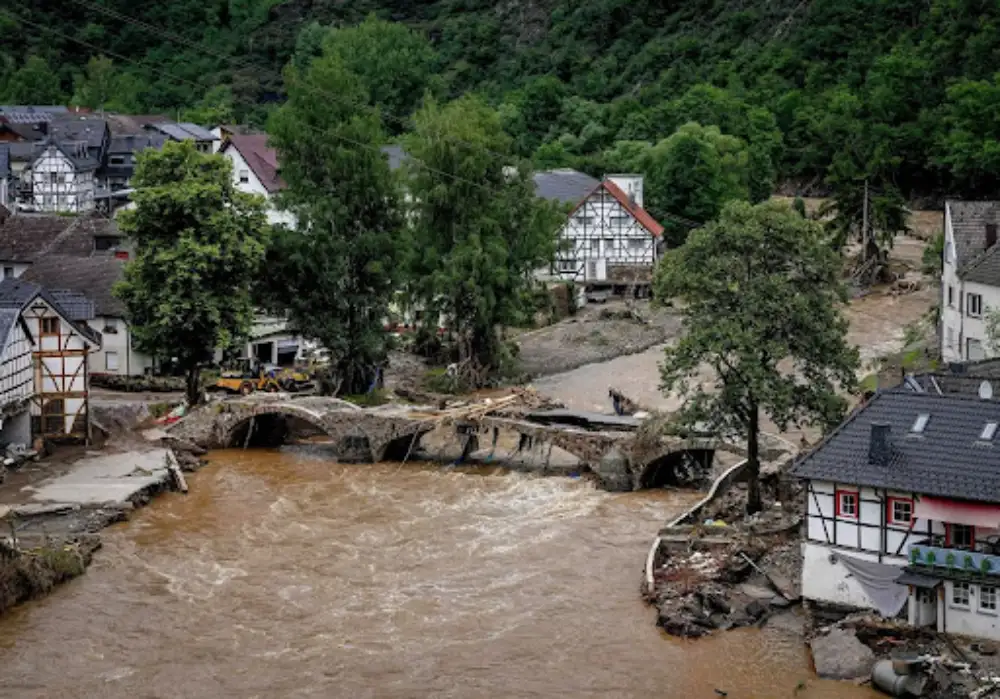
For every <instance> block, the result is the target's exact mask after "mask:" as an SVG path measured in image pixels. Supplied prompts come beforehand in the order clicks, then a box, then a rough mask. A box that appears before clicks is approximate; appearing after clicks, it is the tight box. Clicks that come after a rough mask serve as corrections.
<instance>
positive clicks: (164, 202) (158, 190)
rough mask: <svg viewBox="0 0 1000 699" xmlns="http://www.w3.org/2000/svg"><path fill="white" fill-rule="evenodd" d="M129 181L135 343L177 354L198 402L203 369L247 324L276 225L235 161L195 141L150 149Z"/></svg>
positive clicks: (128, 298)
mask: <svg viewBox="0 0 1000 699" xmlns="http://www.w3.org/2000/svg"><path fill="white" fill-rule="evenodd" d="M132 182H133V186H134V188H135V192H134V193H133V194H132V201H133V202H134V203H135V208H134V209H132V210H124V211H122V213H121V215H120V217H119V221H120V223H119V226H120V228H121V231H122V232H123V233H124V234H125V235H127V236H129V237H130V238H131V239H132V240H133V241H135V257H134V259H133V260H132V261H130V262H129V263H128V264H127V265H125V277H124V279H123V280H122V281H121V282H120V283H119V284H118V285H117V287H116V288H115V293H116V294H117V295H118V297H119V298H121V299H122V301H124V302H125V307H126V311H127V314H128V320H129V325H130V326H131V329H132V332H133V334H134V337H135V345H136V349H139V350H140V351H143V352H147V353H149V354H151V355H153V356H155V357H158V358H163V359H172V360H175V361H176V364H177V366H178V367H179V368H180V369H182V370H183V371H184V374H185V376H186V381H187V384H186V385H187V398H188V403H189V404H190V405H195V404H197V403H198V402H199V401H200V398H201V392H200V390H199V382H198V379H199V374H200V371H201V368H202V367H203V366H204V365H206V364H208V363H209V362H211V360H212V357H213V354H214V352H215V350H217V349H225V348H229V347H231V346H233V344H234V343H235V342H236V341H237V340H239V339H240V338H243V337H245V336H246V335H247V333H248V331H249V329H250V324H251V321H252V319H253V304H252V303H251V299H250V289H251V285H252V284H253V281H254V279H255V278H256V276H257V274H258V272H259V270H260V264H261V261H262V260H263V257H264V251H265V249H266V246H267V238H268V234H269V230H270V229H269V227H268V225H267V221H266V218H265V216H264V201H263V199H262V198H261V197H258V196H256V195H252V194H245V193H243V192H240V191H238V190H237V189H236V188H235V187H234V186H233V176H232V169H231V166H230V164H229V161H228V160H226V159H225V158H223V157H222V156H218V155H205V154H202V153H199V152H198V151H197V150H196V149H195V147H194V145H193V144H192V143H190V142H184V143H172V142H168V143H166V144H165V145H164V147H163V150H162V151H154V150H147V151H145V152H144V153H143V154H142V155H141V156H140V157H139V162H138V166H137V168H136V173H135V177H134V178H133V180H132Z"/></svg>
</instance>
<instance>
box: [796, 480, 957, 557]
mask: <svg viewBox="0 0 1000 699" xmlns="http://www.w3.org/2000/svg"><path fill="white" fill-rule="evenodd" d="M838 489H840V490H856V491H857V492H858V497H859V498H860V503H859V505H860V510H859V512H858V515H859V516H858V517H857V518H856V519H855V518H851V517H843V516H839V515H838V514H837V511H836V505H835V497H836V496H835V491H836V490H838ZM914 497H915V495H914V493H905V492H900V491H894V490H890V491H887V492H885V493H883V491H881V490H875V489H874V488H864V487H856V486H851V485H844V484H835V483H830V482H826V481H810V483H809V487H807V488H806V498H807V502H806V523H807V524H806V538H807V539H809V540H810V541H813V542H816V543H822V544H830V545H834V546H838V547H840V548H843V549H854V550H857V551H866V552H871V553H875V554H878V553H879V552H880V551H881V552H882V553H883V559H885V558H886V557H897V558H899V559H900V560H905V557H906V555H907V551H906V548H907V545H909V544H912V543H915V542H917V541H919V540H920V539H921V538H923V537H925V536H926V534H927V525H928V523H927V520H924V519H919V518H916V519H914V521H913V525H912V527H907V526H905V525H902V524H893V523H892V522H890V521H889V517H888V514H887V512H886V508H887V507H888V502H889V500H890V499H891V498H905V499H909V500H913V499H914ZM883 517H884V519H883ZM883 521H884V522H885V541H884V542H883V540H882V532H881V525H882V523H883ZM866 525H867V526H866ZM931 532H932V533H934V534H943V533H944V525H943V524H941V523H940V522H932V523H931ZM897 552H898V553H897ZM886 562H892V561H886Z"/></svg>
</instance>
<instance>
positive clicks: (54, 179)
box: [49, 172, 59, 184]
mask: <svg viewBox="0 0 1000 699" xmlns="http://www.w3.org/2000/svg"><path fill="white" fill-rule="evenodd" d="M49 184H59V173H58V172H50V173H49Z"/></svg>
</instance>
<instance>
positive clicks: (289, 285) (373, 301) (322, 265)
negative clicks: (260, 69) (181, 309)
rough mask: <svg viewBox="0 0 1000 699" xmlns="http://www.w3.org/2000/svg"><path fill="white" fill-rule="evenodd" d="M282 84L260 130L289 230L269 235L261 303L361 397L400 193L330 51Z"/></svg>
mask: <svg viewBox="0 0 1000 699" xmlns="http://www.w3.org/2000/svg"><path fill="white" fill-rule="evenodd" d="M285 80H286V86H287V91H288V101H287V102H286V103H285V104H284V105H283V106H282V107H281V108H280V109H279V110H278V111H277V112H275V114H274V115H273V116H272V118H271V120H270V125H269V132H270V134H271V142H272V144H273V145H274V147H275V148H277V150H278V157H279V161H280V163H281V176H282V177H283V178H284V180H285V181H286V182H287V183H288V188H287V190H285V192H284V193H283V195H282V202H283V205H284V206H286V207H287V208H288V210H289V211H291V212H292V213H294V214H295V216H296V219H297V226H296V228H295V229H294V230H291V229H282V230H280V231H278V232H277V233H276V236H275V240H274V244H273V246H272V248H271V250H270V251H269V254H268V264H267V271H268V274H267V279H266V282H265V295H266V297H267V299H268V302H269V304H270V305H272V306H274V307H276V308H277V309H279V310H282V311H285V312H286V313H287V314H288V319H289V322H290V323H291V325H292V326H293V327H294V328H295V329H296V330H297V331H298V332H299V333H301V334H302V335H303V336H305V337H309V338H313V339H316V340H319V341H320V342H321V343H322V344H323V346H324V347H326V348H327V349H329V350H330V353H331V356H332V358H333V362H332V367H333V373H334V376H333V377H332V381H333V385H335V386H337V387H339V390H340V391H341V392H344V393H361V392H364V391H365V390H366V389H368V388H369V386H371V385H372V383H373V381H374V380H375V378H376V377H377V375H378V371H379V370H380V368H381V367H382V366H384V364H385V362H386V357H387V355H388V344H387V343H388V338H387V337H386V333H385V332H384V330H383V324H384V322H385V319H386V316H387V315H388V311H389V304H390V302H391V301H392V298H393V294H394V291H395V289H396V281H397V278H398V274H399V264H398V260H399V256H400V251H401V250H402V249H403V248H404V247H405V243H406V241H405V239H404V237H403V234H404V233H405V230H404V223H403V216H402V210H401V205H400V194H399V191H398V186H397V182H396V180H395V178H394V177H393V176H392V173H391V172H390V171H389V164H388V161H387V159H386V158H385V157H384V156H383V154H382V152H381V150H380V149H379V147H380V145H381V144H382V143H384V140H385V135H384V133H383V131H382V129H381V125H380V123H379V117H378V114H377V112H376V111H375V110H374V109H373V108H371V107H370V106H368V104H367V101H368V100H367V94H366V93H365V91H364V89H363V88H362V86H361V82H360V80H359V79H358V77H357V76H355V75H354V74H353V73H351V72H350V71H349V70H348V69H347V67H346V66H345V65H344V62H343V61H342V60H341V58H340V57H339V55H337V53H336V52H334V51H332V50H327V51H326V52H325V53H324V54H323V56H321V57H320V58H317V59H315V60H314V61H313V62H312V64H311V65H310V67H309V68H308V69H307V70H306V71H300V70H298V69H297V68H295V67H294V66H289V67H288V68H287V69H286V76H285ZM330 95H336V99H331V98H330Z"/></svg>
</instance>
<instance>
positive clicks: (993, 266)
mask: <svg viewBox="0 0 1000 699" xmlns="http://www.w3.org/2000/svg"><path fill="white" fill-rule="evenodd" d="M962 278H963V279H965V280H966V281H968V282H977V283H979V284H988V285H989V286H1000V245H993V247H991V248H990V249H989V250H987V251H986V252H985V253H984V254H983V255H980V256H979V257H978V258H976V259H975V260H973V261H972V262H971V263H970V264H969V266H968V267H966V268H965V270H964V271H963V273H962Z"/></svg>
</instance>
